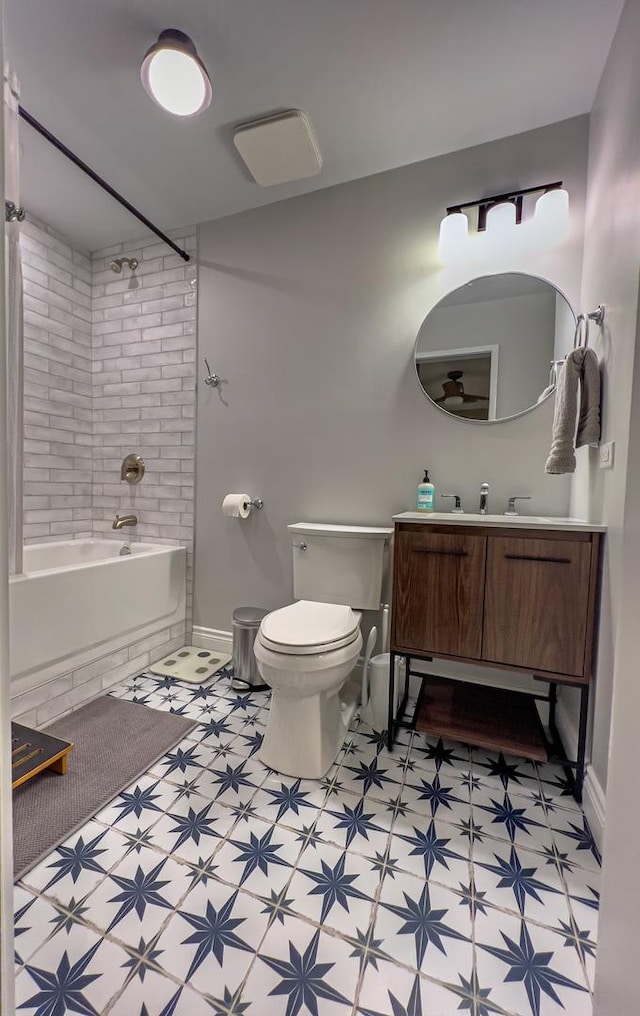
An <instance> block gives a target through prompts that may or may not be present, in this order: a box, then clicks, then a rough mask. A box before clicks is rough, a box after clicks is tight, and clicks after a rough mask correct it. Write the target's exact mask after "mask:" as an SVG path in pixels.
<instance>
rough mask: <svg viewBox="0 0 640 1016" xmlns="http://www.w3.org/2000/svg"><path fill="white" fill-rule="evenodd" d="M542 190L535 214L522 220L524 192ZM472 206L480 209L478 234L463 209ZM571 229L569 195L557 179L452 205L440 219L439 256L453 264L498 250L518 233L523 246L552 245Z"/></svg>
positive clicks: (443, 261)
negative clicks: (470, 233)
mask: <svg viewBox="0 0 640 1016" xmlns="http://www.w3.org/2000/svg"><path fill="white" fill-rule="evenodd" d="M539 192H541V193H540V197H539V198H538V200H537V201H536V205H535V210H534V213H533V216H532V217H531V219H530V220H529V221H528V222H522V209H523V205H524V198H525V196H526V195H528V194H536V193H539ZM469 208H477V209H478V213H477V234H478V235H477V236H475V237H473V236H470V235H469V218H468V216H467V215H466V213H465V211H464V209H469ZM516 227H519V228H518V229H517V230H516ZM568 229H569V195H568V193H567V191H566V190H565V189H564V188H563V186H562V181H561V180H558V181H556V182H554V183H546V184H542V185H541V186H539V187H526V188H524V189H523V190H514V191H508V192H506V193H504V194H494V195H492V196H491V197H487V198H479V199H478V200H476V201H465V202H463V203H462V204H459V205H451V206H450V207H449V208H447V214H446V216H445V217H444V219H443V220H442V222H441V223H440V240H439V243H438V256H439V258H440V261H441V262H442V263H443V264H452V263H454V262H455V261H458V260H465V259H468V258H469V257H470V256H473V255H477V254H481V253H485V252H486V253H490V252H497V251H499V250H501V249H503V248H504V246H505V244H506V243H508V242H509V241H510V240H515V239H516V237H517V240H518V244H519V245H520V246H527V245H531V246H551V245H552V244H555V243H559V242H560V241H561V240H563V239H564V238H565V236H566V235H567V232H568ZM482 234H484V235H482Z"/></svg>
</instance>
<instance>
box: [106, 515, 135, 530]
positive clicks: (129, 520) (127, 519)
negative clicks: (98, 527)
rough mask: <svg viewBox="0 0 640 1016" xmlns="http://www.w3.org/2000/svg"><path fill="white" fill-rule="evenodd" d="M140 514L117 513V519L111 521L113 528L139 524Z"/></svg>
mask: <svg viewBox="0 0 640 1016" xmlns="http://www.w3.org/2000/svg"><path fill="white" fill-rule="evenodd" d="M137 525H138V516H137V515H116V517H115V519H114V520H113V522H112V523H111V528H112V529H123V528H124V526H137Z"/></svg>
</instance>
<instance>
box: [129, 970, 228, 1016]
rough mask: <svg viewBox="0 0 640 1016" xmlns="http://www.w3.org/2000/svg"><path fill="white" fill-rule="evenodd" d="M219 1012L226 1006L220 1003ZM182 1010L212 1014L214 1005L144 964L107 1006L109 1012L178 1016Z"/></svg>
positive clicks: (201, 1015)
mask: <svg viewBox="0 0 640 1016" xmlns="http://www.w3.org/2000/svg"><path fill="white" fill-rule="evenodd" d="M141 975H142V976H141ZM218 1012H226V1009H222V1008H221V1007H220V1008H218ZM181 1013H185V1016H186V1014H188V1016H215V1013H216V1009H215V1008H214V1007H213V1005H212V1004H211V1001H208V1000H207V999H205V998H203V997H202V996H201V995H199V994H198V993H197V992H195V991H193V990H192V989H191V988H189V987H188V986H187V985H180V984H176V982H175V981H172V980H171V979H170V978H169V977H166V976H165V975H164V974H160V973H158V972H157V971H156V970H154V969H153V968H151V967H148V966H145V965H144V964H141V965H140V966H139V968H138V971H137V974H136V975H135V976H134V977H132V978H131V980H130V981H129V983H128V984H127V986H126V987H125V989H124V991H123V992H122V993H121V994H120V995H119V997H118V998H117V999H116V1001H115V1003H114V1005H113V1006H112V1007H111V1009H109V1016H140V1014H147V1016H180V1014H181Z"/></svg>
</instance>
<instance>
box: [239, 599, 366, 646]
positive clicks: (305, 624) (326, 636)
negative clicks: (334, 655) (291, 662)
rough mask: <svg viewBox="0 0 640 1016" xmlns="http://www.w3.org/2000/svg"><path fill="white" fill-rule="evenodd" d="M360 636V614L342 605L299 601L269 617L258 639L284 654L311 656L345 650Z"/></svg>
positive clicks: (263, 622) (261, 626) (264, 621)
mask: <svg viewBox="0 0 640 1016" xmlns="http://www.w3.org/2000/svg"><path fill="white" fill-rule="evenodd" d="M359 634H360V614H359V613H357V612H356V611H354V610H352V609H351V607H348V606H345V605H344V604H340V603H319V602H316V601H313V600H299V601H298V602H297V603H292V604H290V605H289V606H288V607H281V608H280V609H279V610H274V611H272V612H271V613H270V614H268V615H267V616H266V617H265V618H264V619H263V621H262V623H261V625H260V631H259V632H258V639H259V640H260V642H261V643H262V645H263V646H264V647H265V648H266V649H270V650H271V651H272V652H276V653H283V654H284V655H295V656H311V655H314V656H315V655H318V654H319V653H326V652H331V651H333V650H336V649H341V648H342V647H343V646H348V645H350V644H351V643H352V642H355V641H356V639H357V638H358V636H359Z"/></svg>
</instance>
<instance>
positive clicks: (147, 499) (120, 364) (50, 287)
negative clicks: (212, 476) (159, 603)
mask: <svg viewBox="0 0 640 1016" xmlns="http://www.w3.org/2000/svg"><path fill="white" fill-rule="evenodd" d="M171 236H172V237H173V238H174V239H176V240H177V242H178V243H179V244H180V245H181V246H182V247H183V248H185V249H186V250H187V251H189V253H191V254H192V255H193V254H194V253H195V250H196V232H195V228H190V229H183V230H177V231H174V232H173V233H171ZM21 248H22V262H23V277H24V363H25V366H24V428H25V443H24V504H23V509H24V537H25V542H27V543H36V542H37V543H39V542H43V541H50V540H60V539H69V538H79V537H91V536H94V537H99V538H100V537H114V538H116V539H120V540H121V539H122V538H123V534H122V533H115V532H114V531H113V530H112V528H111V523H112V520H113V517H114V515H115V514H116V512H119V513H120V514H125V513H127V512H129V511H132V512H135V514H136V515H137V516H138V517H139V520H140V521H139V524H138V526H137V527H136V529H134V530H131V531H127V533H126V534H125V535H127V536H131V537H132V538H133V539H135V540H142V541H143V542H152V543H164V542H167V543H179V544H181V545H182V546H184V547H186V550H187V613H186V630H185V625H175V624H174V625H172V626H170V627H164V628H158V629H154V630H153V631H150V632H148V633H146V632H145V633H144V638H142V639H140V636H137V641H136V642H134V643H131V644H129V643H128V641H127V639H126V636H125V637H123V638H120V639H118V640H116V641H114V642H113V643H107V644H104V645H103V646H102V647H101V652H100V657H99V658H96V659H94V658H87V654H86V653H85V654H84V655H82V656H81V657H78V658H77V659H75V658H74V659H73V660H70V661H69V662H68V665H67V666H66V669H65V666H64V665H63V666H62V667H61V666H58V665H54V666H53V667H52V668H48V671H47V673H46V674H43V675H42V680H41V682H40V684H39V686H36V684H37V682H34V681H30V682H29V687H28V688H26V687H25V688H19V689H14V698H13V713H14V716H15V717H16V718H19V719H20V720H21V721H22V722H24V723H27V724H35V725H40V724H42V723H46V722H48V721H50V720H51V719H53V718H55V717H57V716H60V715H62V714H63V713H65V712H68V711H69V710H71V709H73V708H76V707H77V706H79V705H81V704H82V703H83V702H85V701H87V700H88V699H90V698H93V697H95V696H96V694H99V693H101V692H102V691H103V690H105V689H107V688H109V687H111V685H113V684H114V683H115V682H116V681H118V680H122V679H123V678H124V677H126V676H128V675H130V674H134V673H136V672H137V671H139V670H140V667H141V666H142V667H144V666H147V665H148V664H149V662H151V661H152V660H155V659H159V658H160V657H161V656H162V655H164V654H165V653H168V652H172V651H173V650H174V649H176V648H178V646H179V645H184V643H185V642H188V641H190V638H191V613H192V586H193V505H194V468H195V429H196V420H195V400H196V313H197V270H196V265H195V260H192V261H191V262H190V263H185V262H184V261H182V260H181V259H180V258H179V257H178V256H177V255H174V254H172V252H171V250H170V249H169V248H168V247H167V246H166V245H165V244H162V243H159V242H158V241H157V238H156V237H145V238H144V239H143V240H140V241H135V242H131V243H129V244H125V245H117V246H114V247H109V248H108V249H104V250H101V251H98V252H96V253H94V254H93V255H89V253H88V252H86V251H79V250H75V249H73V248H72V247H71V245H70V244H69V243H68V242H67V241H66V240H65V239H64V238H63V237H61V236H60V235H59V234H58V233H56V232H55V231H53V230H52V229H51V228H50V227H49V226H47V225H46V224H45V223H43V222H40V221H38V220H37V219H35V218H33V217H32V216H30V217H29V218H28V219H27V220H25V222H23V223H22V226H21ZM123 255H126V256H127V257H135V258H137V259H138V261H139V266H138V268H137V269H136V270H135V272H134V273H133V274H132V273H131V271H130V270H129V269H128V268H127V267H126V266H125V267H124V268H123V271H122V273H121V274H120V275H117V274H115V273H114V272H113V271H111V269H110V268H109V262H110V261H111V260H112V258H117V257H120V256H123ZM131 451H137V452H140V453H141V454H142V456H143V457H144V459H145V461H146V466H147V471H146V474H145V477H144V480H143V481H142V483H141V484H140V485H139V486H129V485H126V484H124V483H122V482H121V480H120V465H121V461H122V459H123V457H124V456H125V455H126V454H127V453H128V452H131Z"/></svg>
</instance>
